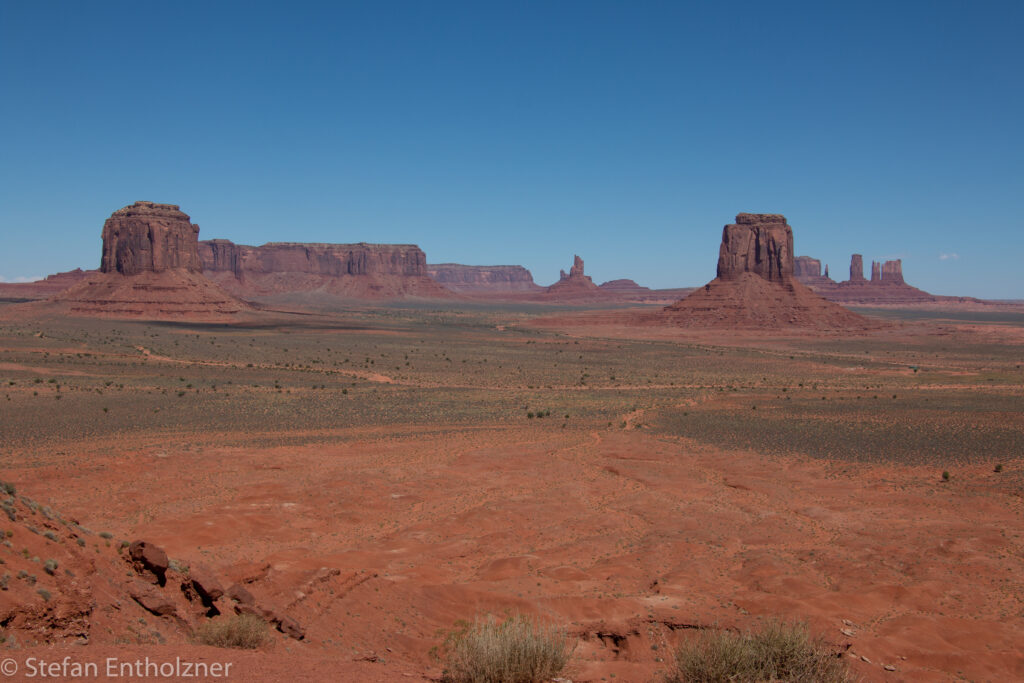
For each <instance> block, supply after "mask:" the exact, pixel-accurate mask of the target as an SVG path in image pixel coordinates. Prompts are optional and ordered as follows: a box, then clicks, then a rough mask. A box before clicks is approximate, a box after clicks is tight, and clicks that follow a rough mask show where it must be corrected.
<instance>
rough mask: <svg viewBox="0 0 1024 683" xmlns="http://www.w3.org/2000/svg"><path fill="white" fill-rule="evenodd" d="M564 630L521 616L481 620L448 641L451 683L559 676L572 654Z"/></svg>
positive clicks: (523, 682)
mask: <svg viewBox="0 0 1024 683" xmlns="http://www.w3.org/2000/svg"><path fill="white" fill-rule="evenodd" d="M572 650H573V646H571V645H570V643H569V639H568V637H567V635H566V633H565V631H564V630H563V629H561V628H559V627H557V626H553V625H547V624H542V623H541V622H539V621H537V620H536V619H532V618H529V617H526V616H523V615H520V614H514V615H512V616H510V617H508V618H507V619H505V620H504V621H501V622H499V621H497V620H496V619H495V618H494V617H493V616H487V617H486V618H477V619H476V620H475V621H474V622H473V623H472V624H466V623H464V624H462V626H461V628H459V629H457V630H456V631H453V632H452V633H450V634H449V635H448V637H447V639H446V640H445V643H444V653H445V657H444V663H445V667H444V673H443V676H442V678H443V680H444V681H447V682H448V683H534V682H536V681H547V680H550V679H551V678H554V677H555V676H557V675H558V673H559V672H560V671H561V670H562V669H564V668H565V665H566V664H567V663H568V662H569V657H570V656H571V655H572Z"/></svg>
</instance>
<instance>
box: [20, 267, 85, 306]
mask: <svg viewBox="0 0 1024 683" xmlns="http://www.w3.org/2000/svg"><path fill="white" fill-rule="evenodd" d="M97 272H99V271H95V270H82V269H81V268H75V269H74V270H68V271H65V272H63V273H55V274H53V275H48V276H46V278H45V279H42V280H36V281H35V282H0V298H3V299H23V300H26V301H32V300H37V299H46V298H48V297H51V296H53V295H54V294H58V293H60V292H63V291H64V290H65V289H67V288H68V287H71V286H72V285H75V284H78V283H79V282H81V281H82V280H83V279H85V278H86V277H88V276H90V275H95V274H96V273H97Z"/></svg>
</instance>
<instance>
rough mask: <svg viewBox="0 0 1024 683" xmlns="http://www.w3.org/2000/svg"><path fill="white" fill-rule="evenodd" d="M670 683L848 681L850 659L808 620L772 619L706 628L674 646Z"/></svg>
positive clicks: (668, 679) (833, 682)
mask: <svg viewBox="0 0 1024 683" xmlns="http://www.w3.org/2000/svg"><path fill="white" fill-rule="evenodd" d="M665 680H666V683H683V682H684V681H685V682H686V683H691V682H692V683H718V682H720V681H735V682H736V683H754V682H755V681H788V682H791V683H803V682H804V681H815V682H816V683H818V682H820V683H846V682H847V681H850V680H852V678H851V676H850V673H849V671H848V670H847V668H846V663H845V662H844V661H843V659H842V658H841V657H838V656H836V655H834V654H832V653H830V652H829V651H828V650H827V649H826V648H825V647H824V645H823V644H822V643H821V642H820V641H816V640H812V639H811V637H810V634H809V632H808V630H807V626H806V625H804V624H787V623H784V622H781V621H769V622H767V623H765V624H764V625H762V626H761V628H759V629H756V630H750V631H746V632H744V633H734V632H732V631H704V632H703V633H701V635H700V636H699V637H698V638H696V639H695V640H693V641H690V642H687V643H685V644H683V645H682V646H681V647H680V648H679V649H678V650H676V660H675V668H674V669H673V670H672V671H670V672H669V674H668V676H667V677H666V679H665Z"/></svg>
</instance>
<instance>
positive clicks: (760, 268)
mask: <svg viewBox="0 0 1024 683" xmlns="http://www.w3.org/2000/svg"><path fill="white" fill-rule="evenodd" d="M793 260H794V259H793V230H792V229H791V228H790V227H789V224H787V223H786V219H785V217H783V216H780V215H779V214H774V213H741V214H739V215H737V216H736V223H734V224H730V225H727V226H725V228H723V229H722V246H721V247H720V248H719V250H718V278H719V279H721V280H736V279H739V278H740V276H741V275H742V274H743V273H753V274H754V275H759V276H761V277H762V278H764V279H765V280H768V281H769V282H783V281H785V280H787V279H789V278H791V277H792V276H793Z"/></svg>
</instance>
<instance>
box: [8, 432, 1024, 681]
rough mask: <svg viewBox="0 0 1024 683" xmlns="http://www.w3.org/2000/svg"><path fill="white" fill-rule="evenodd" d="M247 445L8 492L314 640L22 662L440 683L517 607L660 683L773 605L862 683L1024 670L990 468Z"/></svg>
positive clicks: (601, 668)
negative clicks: (243, 599)
mask: <svg viewBox="0 0 1024 683" xmlns="http://www.w3.org/2000/svg"><path fill="white" fill-rule="evenodd" d="M623 417H624V419H625V420H626V421H627V422H628V423H630V424H631V425H632V424H634V423H638V422H639V421H641V420H642V419H643V416H642V415H641V414H639V413H637V414H633V415H628V416H623ZM232 436H233V435H231V434H219V435H206V436H205V437H204V443H205V444H206V445H199V444H196V445H193V446H191V447H184V446H168V445H167V444H166V443H161V442H156V441H152V442H140V443H134V444H132V446H131V447H130V448H126V446H125V444H124V443H123V442H122V443H111V442H99V441H97V442H87V443H83V444H81V445H80V447H79V448H78V454H77V456H76V458H75V459H74V461H70V462H69V461H66V460H50V459H47V460H45V461H42V462H34V463H25V464H23V465H22V466H20V467H17V468H15V469H9V470H8V474H7V476H8V478H9V479H11V480H12V481H14V482H15V483H16V484H17V485H18V489H19V494H22V493H24V494H27V495H29V496H31V497H33V498H35V499H36V500H38V501H39V502H40V503H42V504H48V505H51V506H53V507H54V508H55V509H58V510H60V511H62V512H63V513H64V514H65V515H67V516H69V517H73V518H75V519H77V520H78V521H80V522H81V523H82V524H83V525H85V526H87V527H91V528H92V529H95V530H102V529H109V530H110V531H112V532H114V534H115V538H127V539H134V538H144V539H147V540H150V541H152V542H155V543H157V544H159V545H162V546H163V547H164V548H166V550H167V552H168V554H169V555H170V557H171V558H172V559H177V560H179V561H184V562H186V563H190V564H194V563H197V562H202V563H204V564H206V565H208V566H209V567H211V568H212V569H213V570H214V571H215V572H216V573H217V574H218V575H220V576H221V577H222V578H223V579H224V580H225V583H227V582H228V581H230V580H248V581H251V583H250V584H249V586H248V587H249V589H250V590H251V591H252V592H253V594H255V595H256V597H257V599H258V600H259V601H260V602H261V603H265V604H273V605H275V606H279V607H281V608H284V609H285V610H286V611H287V613H288V614H290V615H291V616H293V617H294V618H295V619H297V620H298V621H299V622H300V623H301V624H302V625H303V626H304V627H305V629H306V640H305V641H304V642H301V643H300V642H296V641H293V640H288V639H286V638H284V637H283V636H281V637H279V638H278V639H277V640H276V641H275V642H274V644H273V646H272V647H271V648H270V649H269V650H268V651H263V652H240V651H234V650H219V649H215V648H209V647H200V646H195V645H189V644H187V643H186V642H184V641H183V640H181V639H180V638H179V639H178V640H177V641H175V640H170V641H168V643H167V644H166V645H154V646H138V645H129V646H126V645H120V644H119V643H118V640H117V637H118V635H119V634H120V633H121V632H122V631H123V629H124V628H125V627H126V626H127V625H129V624H130V623H134V622H135V621H137V614H136V612H137V611H138V607H137V606H136V605H134V604H133V603H132V604H131V605H130V607H133V608H135V610H136V612H133V611H131V610H130V609H128V607H129V606H127V605H126V606H124V609H123V610H121V609H110V610H107V611H102V614H101V611H100V610H98V611H97V613H96V615H95V616H94V618H95V619H97V620H100V619H102V620H103V623H104V624H107V625H109V629H110V631H109V633H108V632H107V631H106V629H101V628H94V629H93V634H92V636H91V642H90V645H89V646H87V647H79V646H74V645H63V646H45V647H44V646H37V647H27V648H24V649H21V650H17V651H13V652H12V653H11V654H12V656H14V657H15V658H17V659H18V660H19V661H24V658H25V657H28V656H37V657H45V658H47V659H50V660H53V659H57V658H59V657H63V656H65V655H71V656H72V657H73V658H77V659H78V660H80V661H102V659H103V657H105V656H117V657H119V658H121V659H129V658H132V657H139V658H143V657H146V656H148V657H150V659H152V660H160V661H173V659H174V657H177V656H180V657H182V658H183V659H190V658H196V659H198V658H202V659H204V660H205V661H208V662H215V661H219V662H233V663H234V664H235V668H234V669H233V674H234V675H233V677H232V680H300V681H301V680H311V681H312V680H318V681H319V680H353V681H394V680H424V679H431V678H435V679H436V677H437V676H438V675H439V673H440V666H439V665H438V664H437V663H436V662H435V661H434V660H432V659H431V657H430V655H429V651H430V649H431V648H432V647H433V646H435V645H437V644H438V643H439V642H440V640H441V638H440V637H439V635H438V632H439V630H443V629H449V628H451V627H452V624H453V622H455V621H456V620H457V619H465V618H472V616H473V615H475V614H477V613H479V612H482V611H493V612H501V611H502V610H506V609H519V610H523V611H526V612H532V613H538V614H541V615H545V616H549V617H551V618H553V619H555V620H556V621H558V622H559V623H564V624H569V625H570V628H571V630H572V632H573V633H574V634H575V635H577V636H578V637H579V645H578V647H577V649H576V655H575V658H574V663H573V665H572V667H571V669H570V671H569V672H568V673H567V676H568V677H569V678H571V679H573V680H575V681H597V680H604V679H607V678H608V677H610V676H611V675H612V674H615V676H616V678H615V680H623V681H645V680H650V679H651V678H652V677H653V676H654V675H655V674H656V672H658V671H659V670H663V669H664V668H665V666H666V663H667V661H669V659H670V652H671V647H672V645H673V644H674V643H676V642H678V641H679V639H680V638H683V637H688V636H689V635H691V634H693V633H695V632H696V631H695V630H694V629H697V628H702V627H705V626H714V625H719V626H730V627H731V626H747V625H750V624H752V623H754V619H755V618H756V617H759V616H773V615H780V614H782V615H785V616H787V617H789V618H797V619H806V620H808V621H809V623H810V625H811V627H812V629H813V630H814V631H816V632H818V633H821V634H822V635H823V636H824V637H825V638H826V640H827V641H829V642H830V643H831V644H832V645H833V646H834V647H835V648H836V650H837V651H842V650H845V651H846V656H847V657H848V658H849V661H850V662H851V664H852V666H853V669H854V670H855V672H856V673H857V674H858V675H860V676H862V677H863V679H864V680H868V681H873V680H879V681H881V680H887V681H888V680H892V681H896V680H915V681H916V680H926V681H927V680H935V681H939V680H950V678H952V677H963V678H964V679H969V680H990V681H1009V680H1022V679H1024V617H1022V608H1024V605H1022V596H1024V576H1022V573H1021V558H1022V556H1024V538H1022V534H1021V532H1022V528H1021V519H1022V514H1024V501H1022V499H1021V498H1020V497H1019V496H1015V495H1009V494H1007V493H1006V490H1005V487H1004V488H998V487H996V486H995V479H994V477H997V476H998V475H995V474H993V473H992V472H991V469H990V468H988V467H982V466H977V467H964V468H959V469H958V473H957V477H956V478H955V480H954V481H953V482H950V483H948V484H942V483H938V482H937V477H936V473H935V471H934V468H918V467H898V466H880V465H865V464H848V463H829V462H824V461H811V460H801V459H795V458H771V457H766V456H764V455H760V454H754V453H745V452H722V451H720V450H718V449H715V448H712V447H708V446H702V445H699V444H695V443H692V442H688V441H687V440H685V439H673V438H653V437H651V436H648V435H646V434H644V433H643V432H642V431H640V430H634V429H627V430H625V431H610V430H609V431H600V432H598V431H589V430H583V429H578V430H573V429H567V430H565V431H561V430H559V431H555V430H546V429H531V428H529V427H524V428H516V429H511V428H508V427H488V426H486V425H482V426H479V427H477V428H460V429H449V428H444V429H442V428H438V429H432V428H431V429H428V428H408V429H403V430H398V432H397V433H396V430H380V429H360V430H343V431H339V432H337V433H335V434H328V435H324V434H321V435H319V436H321V437H330V438H325V439H323V440H324V442H325V443H324V444H323V445H310V446H302V447H294V446H289V447H267V448H253V447H231V446H222V445H218V444H220V443H226V442H228V441H229V440H230V439H231V438H232ZM249 436H252V435H249ZM1012 467H1019V465H1016V464H1015V465H1011V468H1012ZM98 501H102V503H103V504H102V505H97V502H98ZM40 542H42V541H40ZM32 552H36V551H35V550H33V551H32ZM102 557H106V556H105V555H104V556H102ZM113 561H114V562H116V559H115V560H113ZM96 562H98V563H99V562H101V560H100V559H97V560H96ZM76 566H77V565H76ZM125 573H126V574H127V573H128V572H127V570H125ZM100 602H101V603H102V600H101V601H100ZM156 620H157V618H156V617H151V616H150V621H156ZM844 631H845V632H844ZM22 640H23V642H24V640H25V639H24V638H23V639H22ZM885 665H889V666H894V667H895V671H892V672H890V671H887V670H885V669H884V668H883V666H885Z"/></svg>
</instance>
